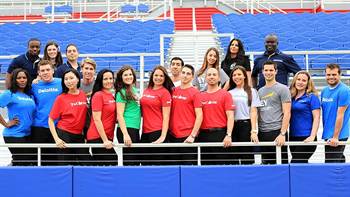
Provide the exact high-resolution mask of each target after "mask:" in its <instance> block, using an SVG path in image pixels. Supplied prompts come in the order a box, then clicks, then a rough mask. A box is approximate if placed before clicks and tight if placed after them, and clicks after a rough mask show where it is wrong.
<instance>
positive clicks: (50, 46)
mask: <svg viewBox="0 0 350 197" xmlns="http://www.w3.org/2000/svg"><path fill="white" fill-rule="evenodd" d="M43 60H49V61H50V62H51V64H52V65H53V66H54V70H56V69H57V68H58V67H59V66H61V65H62V64H63V58H62V54H61V51H60V47H59V46H58V44H57V43H56V42H55V41H49V42H48V43H46V46H45V49H44V56H43Z"/></svg>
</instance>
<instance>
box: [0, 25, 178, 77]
mask: <svg viewBox="0 0 350 197" xmlns="http://www.w3.org/2000/svg"><path fill="white" fill-rule="evenodd" d="M173 32H174V22H173V21H170V20H164V21H161V22H157V21H154V20H150V21H145V22H141V21H132V22H125V21H121V20H120V21H116V22H96V23H94V22H82V23H78V22H69V23H60V22H54V23H44V22H38V23H35V24H30V23H21V24H14V23H6V24H3V25H0V37H1V38H2V39H1V40H0V50H1V55H14V54H21V53H24V52H25V51H26V43H27V41H28V39H30V38H32V37H36V38H39V39H40V40H41V42H42V45H43V46H44V45H45V43H46V42H47V41H49V40H55V41H57V42H58V43H59V45H60V47H61V51H62V52H63V53H64V52H65V47H66V46H67V44H69V43H74V44H76V45H77V46H78V48H79V52H80V53H81V54H91V53H95V54H96V53H100V54H102V53H142V52H145V53H159V50H160V34H172V33H173ZM164 43H165V44H164V48H165V51H167V50H168V49H169V43H170V39H165V42H164ZM43 46H42V47H43ZM42 50H43V48H42ZM96 60H97V64H98V70H100V69H102V68H111V69H113V70H117V69H118V68H120V67H121V66H122V65H123V64H131V65H132V66H134V68H136V69H139V66H140V63H139V57H127V58H126V57H124V58H121V57H118V58H96ZM159 62H160V57H159V56H158V57H146V58H145V70H146V71H148V70H151V69H152V68H153V67H154V65H156V64H159ZM1 64H2V65H3V66H2V67H1V71H2V72H4V71H6V69H7V66H8V64H9V62H6V61H5V62H4V61H2V62H1Z"/></svg>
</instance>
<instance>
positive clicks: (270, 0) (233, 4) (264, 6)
mask: <svg viewBox="0 0 350 197" xmlns="http://www.w3.org/2000/svg"><path fill="white" fill-rule="evenodd" d="M219 4H223V5H226V6H227V7H230V8H231V9H234V10H235V11H237V12H239V13H241V14H244V13H250V14H255V13H256V12H257V13H264V12H268V13H269V14H273V13H276V11H277V12H279V13H284V14H286V13H287V12H286V11H285V10H287V9H306V8H307V9H312V10H313V12H314V13H316V11H317V8H318V7H319V6H320V5H321V0H288V1H280V0H267V1H263V0H216V5H219Z"/></svg>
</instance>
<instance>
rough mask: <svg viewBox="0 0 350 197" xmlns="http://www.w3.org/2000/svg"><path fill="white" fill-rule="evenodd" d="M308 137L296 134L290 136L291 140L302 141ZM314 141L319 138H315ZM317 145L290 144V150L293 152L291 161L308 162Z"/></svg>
mask: <svg viewBox="0 0 350 197" xmlns="http://www.w3.org/2000/svg"><path fill="white" fill-rule="evenodd" d="M308 137H309V136H306V137H296V136H289V141H297V142H302V141H304V140H305V139H306V138H308ZM314 141H317V138H315V140H314ZM316 148H317V146H289V150H290V152H291V154H292V160H291V163H308V162H309V159H310V157H311V156H312V155H313V154H314V152H315V150H316Z"/></svg>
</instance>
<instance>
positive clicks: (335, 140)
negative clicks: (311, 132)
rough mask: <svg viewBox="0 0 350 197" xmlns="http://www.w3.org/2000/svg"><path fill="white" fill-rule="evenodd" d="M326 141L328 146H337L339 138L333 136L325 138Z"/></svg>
mask: <svg viewBox="0 0 350 197" xmlns="http://www.w3.org/2000/svg"><path fill="white" fill-rule="evenodd" d="M327 143H328V144H329V145H330V146H333V147H337V146H338V144H339V139H338V138H335V137H332V138H331V139H329V140H327Z"/></svg>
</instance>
